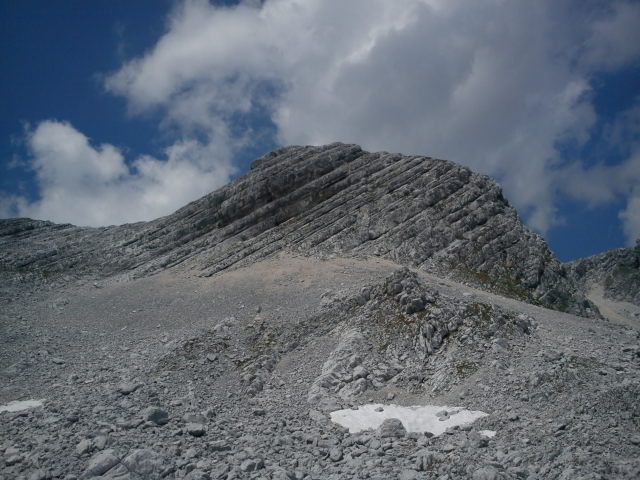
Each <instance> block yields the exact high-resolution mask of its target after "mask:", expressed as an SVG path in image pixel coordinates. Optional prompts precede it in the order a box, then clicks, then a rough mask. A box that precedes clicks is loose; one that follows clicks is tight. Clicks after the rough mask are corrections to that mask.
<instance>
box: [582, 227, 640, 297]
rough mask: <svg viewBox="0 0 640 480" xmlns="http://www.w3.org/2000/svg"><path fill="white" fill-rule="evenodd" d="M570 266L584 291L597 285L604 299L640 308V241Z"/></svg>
mask: <svg viewBox="0 0 640 480" xmlns="http://www.w3.org/2000/svg"><path fill="white" fill-rule="evenodd" d="M570 267H571V273H572V275H573V276H574V277H575V279H576V281H577V282H578V283H579V284H580V285H582V286H583V287H584V288H585V289H587V288H588V287H589V285H590V284H593V283H598V284H600V285H602V286H603V288H604V294H605V296H606V297H608V298H611V299H614V300H622V301H627V302H631V303H633V304H635V305H639V306H640V239H638V240H637V241H636V245H635V247H633V248H618V249H616V250H611V251H609V252H604V253H601V254H598V255H594V256H593V257H588V258H583V259H580V260H576V261H575V262H572V263H571V264H570Z"/></svg>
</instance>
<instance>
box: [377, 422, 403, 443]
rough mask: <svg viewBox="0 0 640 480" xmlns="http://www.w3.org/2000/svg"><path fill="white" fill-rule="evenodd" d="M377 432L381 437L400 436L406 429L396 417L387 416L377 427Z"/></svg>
mask: <svg viewBox="0 0 640 480" xmlns="http://www.w3.org/2000/svg"><path fill="white" fill-rule="evenodd" d="M378 433H379V434H380V437H382V438H401V437H404V436H405V435H406V434H407V431H406V429H405V428H404V425H402V422H401V421H400V420H398V419H397V418H387V419H386V420H385V421H384V422H382V425H380V428H378Z"/></svg>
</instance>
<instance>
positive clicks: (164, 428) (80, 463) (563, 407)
mask: <svg viewBox="0 0 640 480" xmlns="http://www.w3.org/2000/svg"><path fill="white" fill-rule="evenodd" d="M639 248H640V247H638V246H636V247H635V248H630V249H619V250H615V251H612V252H605V253H603V254H600V255H598V256H595V257H592V258H589V259H583V260H579V261H576V262H572V263H569V264H563V263H561V262H560V261H558V260H557V259H556V258H555V256H554V255H553V253H552V252H551V251H550V249H549V248H548V246H547V244H546V242H545V241H544V239H543V238H541V237H540V236H539V235H537V234H536V233H534V232H532V231H531V230H530V229H528V228H527V227H526V226H525V225H524V224H523V223H522V222H521V221H520V219H519V217H518V215H517V213H516V211H515V210H514V208H513V207H511V206H510V205H509V203H508V201H507V200H506V199H505V198H504V197H503V195H502V192H501V190H500V188H499V186H498V185H497V184H496V183H495V182H494V181H493V180H491V179H490V178H488V177H486V176H482V175H479V174H477V173H474V172H472V171H470V170H469V169H467V168H465V167H462V166H460V165H456V164H454V163H451V162H448V161H445V160H437V159H432V158H428V157H422V156H404V155H399V154H391V153H386V152H378V153H368V152H365V151H363V150H362V149H361V148H360V147H358V146H356V145H345V144H332V145H327V146H322V147H286V148H283V149H280V150H277V151H275V152H271V153H269V154H267V155H265V156H263V157H262V158H260V159H257V160H256V161H255V162H254V163H253V165H252V168H251V170H250V171H249V172H248V173H247V174H246V175H244V176H243V177H241V178H238V179H237V180H235V181H234V182H232V183H230V184H229V185H227V186H225V187H223V188H221V189H219V190H217V191H215V192H213V193H211V194H209V195H207V196H205V197H203V198H201V199H199V200H196V201H195V202H192V203H190V204H189V205H187V206H185V207H183V208H181V209H180V210H178V211H176V212H175V213H173V214H171V215H168V216H166V217H163V218H160V219H157V220H154V221H151V222H141V223H136V224H130V225H122V226H112V227H104V228H85V227H76V226H72V225H56V224H53V223H51V222H46V221H39V220H30V219H10V220H2V221H0V305H1V307H2V308H1V309H0V339H1V341H2V348H0V479H2V480H5V479H6V480H9V479H12V480H13V479H24V480H44V479H58V478H59V479H67V480H72V479H76V480H77V479H114V480H115V479H121V480H125V479H131V480H140V479H160V478H167V479H192V480H196V479H198V480H199V479H209V480H213V479H228V480H231V479H266V480H269V479H278V480H286V479H290V480H293V479H298V480H304V479H308V480H320V479H336V480H338V479H352V478H353V479H361V478H362V479H380V480H382V479H385V480H386V479H405V480H411V479H438V480H454V479H474V480H492V479H529V480H537V479H540V480H542V479H563V480H569V479H585V480H586V479H589V480H595V479H618V478H621V479H636V478H639V477H640V461H639V460H638V459H640V409H639V408H640V407H639V403H638V398H639V395H640V333H639V332H640V302H639V300H640V298H639V297H638V295H639V290H640V284H639V283H638V278H640V262H639V258H640V251H639V250H638V249H639Z"/></svg>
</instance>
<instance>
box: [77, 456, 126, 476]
mask: <svg viewBox="0 0 640 480" xmlns="http://www.w3.org/2000/svg"><path fill="white" fill-rule="evenodd" d="M118 463H120V459H119V458H118V457H116V456H115V455H114V452H113V450H105V451H104V452H100V453H98V454H96V455H95V456H94V457H93V458H92V459H91V460H90V461H89V464H88V465H87V469H86V470H85V471H84V473H83V474H82V478H91V477H97V476H99V475H103V474H104V473H107V472H108V471H109V470H111V469H112V468H113V467H115V466H116V465H117V464H118Z"/></svg>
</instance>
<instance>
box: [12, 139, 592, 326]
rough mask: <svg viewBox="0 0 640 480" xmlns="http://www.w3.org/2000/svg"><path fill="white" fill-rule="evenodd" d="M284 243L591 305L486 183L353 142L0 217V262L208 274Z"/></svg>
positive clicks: (447, 165)
mask: <svg viewBox="0 0 640 480" xmlns="http://www.w3.org/2000/svg"><path fill="white" fill-rule="evenodd" d="M283 251H288V252H298V253H302V254H305V255H308V254H309V255H331V254H337V255H341V256H349V255H355V256H380V257H385V258H389V259H392V260H394V261H396V262H398V263H400V264H404V265H409V266H414V267H419V268H421V269H425V270H429V271H435V272H438V273H441V274H442V273H446V274H450V275H452V276H454V277H456V278H457V279H459V280H464V281H467V282H471V283H474V284H480V285H482V286H483V287H485V288H489V289H492V290H494V291H498V292H500V293H502V294H507V295H509V296H513V297H518V298H520V299H524V300H527V301H530V302H533V303H538V304H542V305H545V306H549V307H551V308H555V309H559V310H563V311H567V312H572V313H577V314H581V315H592V314H597V309H593V308H592V306H591V305H590V304H589V302H588V301H586V300H585V299H584V297H583V295H582V293H581V292H580V291H579V289H578V288H577V285H576V282H575V279H574V277H572V276H571V275H568V272H567V269H566V267H565V266H564V265H563V264H561V263H560V262H559V261H558V260H557V259H556V258H555V257H554V255H553V254H552V252H551V251H550V250H549V248H548V246H547V244H546V243H545V241H544V240H543V239H542V238H541V237H540V236H539V235H537V234H536V233H534V232H532V231H531V230H530V229H528V228H527V227H526V226H525V225H524V224H523V223H522V222H521V220H520V219H519V217H518V215H517V213H516V211H515V209H514V208H513V207H511V206H510V205H509V203H508V202H507V200H506V199H505V198H504V197H503V195H502V191H501V189H500V187H499V186H498V184H497V183H496V182H495V181H493V180H491V179H490V178H488V177H486V176H483V175H479V174H477V173H474V172H472V171H471V170H469V169H468V168H465V167H463V166H460V165H457V164H455V163H452V162H449V161H444V160H437V159H432V158H429V157H424V156H404V155H399V154H391V153H387V152H378V153H368V152H365V151H363V150H362V149H361V148H360V147H358V146H357V145H345V144H331V145H327V146H321V147H286V148H282V149H280V150H277V151H274V152H271V153H269V154H267V155H265V156H263V157H262V158H260V159H258V160H256V161H255V162H254V163H253V165H252V168H251V171H250V172H249V173H247V174H246V175H244V176H243V177H241V178H239V179H237V180H235V181H234V182H232V183H230V184H228V185H227V186H225V187H223V188H221V189H219V190H217V191H215V192H213V193H211V194H209V195H206V196H205V197H202V198H201V199H199V200H196V201H194V202H192V203H190V204H188V205H187V206H185V207H183V208H181V209H180V210H178V211H176V212H175V213H173V214H171V215H168V216H166V217H163V218H160V219H157V220H154V221H151V222H146V223H145V222H141V223H137V224H131V225H122V226H113V227H104V228H82V227H75V226H72V225H56V224H53V223H50V222H44V221H36V220H29V219H12V220H4V221H0V270H2V271H3V274H5V275H9V276H11V275H14V276H15V275H25V274H36V275H56V274H67V275H93V276H99V277H104V276H110V275H115V274H126V275H129V276H134V277H139V276H146V275H149V274H153V273H154V272H157V271H160V270H164V269H168V268H189V269H195V270H197V271H198V272H199V273H200V274H202V275H213V274H216V273H218V272H220V271H223V270H225V269H228V268H233V267H237V266H242V265H246V264H248V263H251V262H254V261H256V260H259V259H262V258H265V257H268V256H270V255H273V254H276V253H279V252H283Z"/></svg>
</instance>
